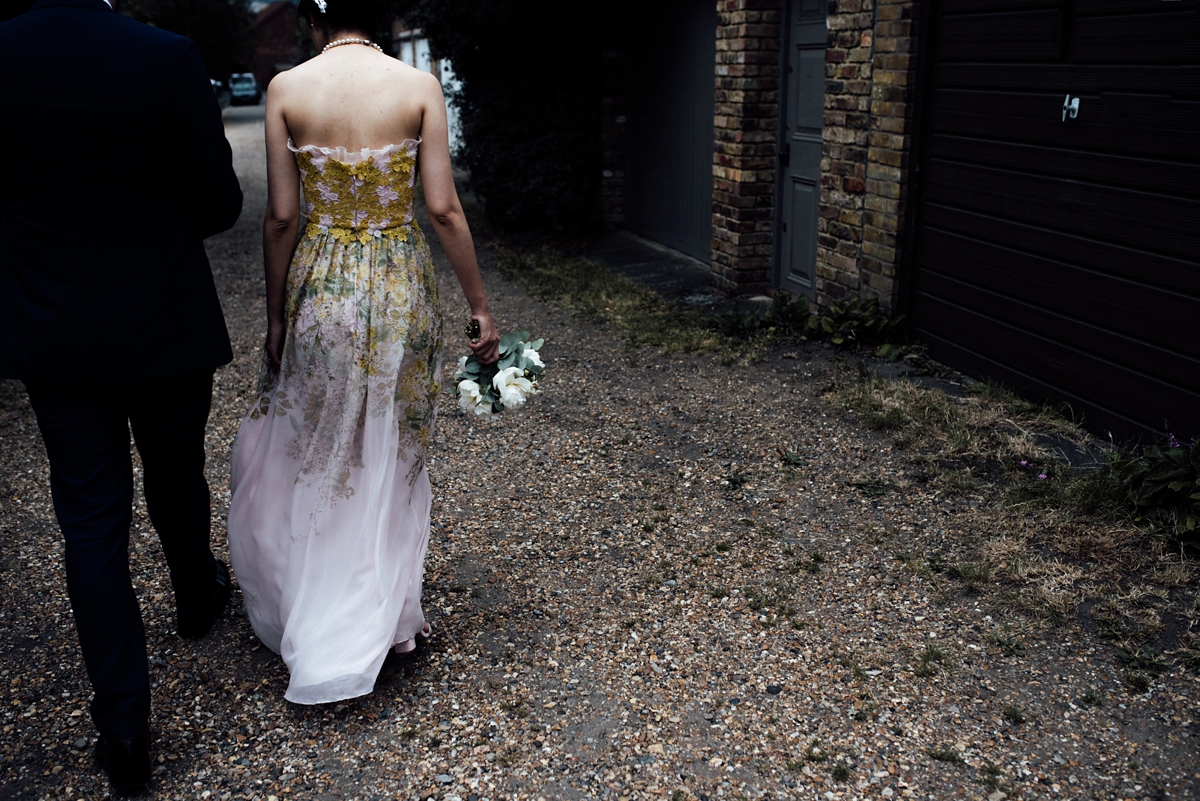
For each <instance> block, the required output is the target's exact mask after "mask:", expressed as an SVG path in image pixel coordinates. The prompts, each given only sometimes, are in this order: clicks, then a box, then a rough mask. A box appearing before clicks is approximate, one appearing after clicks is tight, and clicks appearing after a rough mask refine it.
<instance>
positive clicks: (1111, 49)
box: [1068, 2, 1196, 64]
mask: <svg viewBox="0 0 1200 801" xmlns="http://www.w3.org/2000/svg"><path fill="white" fill-rule="evenodd" d="M1155 6H1157V8H1155ZM1173 6H1174V7H1175V8H1178V7H1177V6H1176V4H1175V3H1164V2H1159V3H1156V4H1150V3H1143V4H1142V11H1146V10H1147V9H1154V10H1156V11H1157V13H1141V14H1121V15H1114V16H1103V17H1092V16H1080V17H1078V18H1076V19H1075V21H1074V25H1073V26H1072V29H1073V33H1072V36H1071V43H1070V49H1069V50H1068V52H1069V53H1070V59H1071V62H1072V63H1075V64H1079V63H1088V62H1092V63H1103V64H1179V63H1182V62H1183V61H1184V60H1185V59H1186V49H1187V45H1188V42H1189V40H1190V39H1191V38H1192V37H1194V36H1195V35H1196V29H1195V25H1196V12H1195V11H1194V10H1190V11H1189V10H1173V9H1172V7H1173ZM1166 9H1172V10H1166ZM1088 10H1090V9H1088Z"/></svg>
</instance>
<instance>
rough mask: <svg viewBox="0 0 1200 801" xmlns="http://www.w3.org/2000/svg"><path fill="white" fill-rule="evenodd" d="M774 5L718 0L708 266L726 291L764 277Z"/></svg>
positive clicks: (774, 106)
mask: <svg viewBox="0 0 1200 801" xmlns="http://www.w3.org/2000/svg"><path fill="white" fill-rule="evenodd" d="M780 12H781V1H780V0H719V2H718V3H717V64H716V71H717V72H716V117H715V128H716V136H715V141H714V143H713V240H712V269H713V282H714V283H715V285H716V286H717V287H718V288H720V289H723V290H726V291H731V292H739V293H746V292H754V291H759V290H761V289H763V288H765V287H766V286H767V285H768V282H769V280H770V271H771V236H772V227H773V218H774V197H775V166H776V157H775V150H776V147H775V137H776V129H777V127H778V124H779V121H778V117H779V48H780V15H781V14H780Z"/></svg>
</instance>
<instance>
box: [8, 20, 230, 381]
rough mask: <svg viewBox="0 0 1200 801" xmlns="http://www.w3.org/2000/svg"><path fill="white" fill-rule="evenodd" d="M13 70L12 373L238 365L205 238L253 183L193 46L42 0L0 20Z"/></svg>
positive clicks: (161, 371)
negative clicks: (236, 159) (241, 170)
mask: <svg viewBox="0 0 1200 801" xmlns="http://www.w3.org/2000/svg"><path fill="white" fill-rule="evenodd" d="M0 75H3V76H4V78H3V80H0V378H20V379H43V380H45V379H49V380H74V379H79V380H130V379H146V378H155V377H160V376H170V375H178V374H181V373H187V372H194V371H200V370H206V369H212V368H215V367H218V366H220V365H222V364H226V363H228V362H229V361H231V360H232V358H233V354H232V350H231V348H230V344H229V335H228V333H227V331H226V329H225V319H224V317H223V316H222V314H221V305H220V302H219V300H218V299H217V292H216V287H215V286H214V284H213V277H212V271H211V270H210V269H209V265H208V257H207V256H206V254H205V252H204V243H203V240H204V238H205V237H207V236H211V235H213V234H215V233H217V232H219V231H223V230H225V229H226V228H229V227H230V226H232V225H233V224H234V222H235V221H236V220H237V217H238V214H239V213H240V212H241V207H242V192H241V188H240V187H239V186H238V181H237V176H236V175H234V172H233V163H232V161H233V156H232V152H231V150H230V147H229V143H228V142H227V141H226V139H225V132H224V128H223V126H222V123H221V110H220V107H219V105H218V104H217V100H216V96H215V95H214V93H213V90H212V87H211V84H210V82H209V77H208V73H207V71H206V70H205V68H204V62H203V61H202V60H201V58H200V54H199V52H198V51H197V50H196V46H195V45H194V44H193V43H192V42H191V40H189V39H185V38H183V37H181V36H176V35H175V34H172V33H167V32H165V31H161V30H158V29H156V28H151V27H150V26H148V25H143V24H141V23H138V22H134V21H133V20H131V19H128V18H126V17H124V16H122V15H120V14H117V13H115V12H113V11H112V10H111V9H109V7H108V5H107V4H105V3H104V2H103V0H40V2H38V3H36V4H35V5H34V6H33V8H32V9H30V10H29V11H28V12H26V13H25V14H23V15H21V16H19V17H16V18H15V19H12V20H10V21H8V22H4V23H0Z"/></svg>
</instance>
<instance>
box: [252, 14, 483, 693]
mask: <svg viewBox="0 0 1200 801" xmlns="http://www.w3.org/2000/svg"><path fill="white" fill-rule="evenodd" d="M384 10H385V9H384V0H301V2H300V5H299V14H300V15H301V18H302V19H306V20H307V21H308V22H309V24H310V25H311V26H312V34H313V41H314V42H316V44H317V47H318V48H320V54H319V55H318V56H317V57H316V58H313V59H311V60H309V61H307V62H305V63H304V64H301V65H300V66H298V67H296V68H294V69H292V70H290V71H288V72H284V73H281V74H280V75H278V76H276V78H275V79H274V80H273V81H271V85H270V87H269V88H268V91H267V108H266V139H267V142H266V144H267V214H266V220H265V223H264V227H263V255H264V261H265V268H266V285H267V340H266V357H267V358H266V359H265V361H264V372H263V379H262V384H261V388H260V392H259V395H258V398H257V400H256V402H255V405H254V408H253V410H252V411H251V412H250V413H249V415H248V416H247V417H246V419H245V420H244V421H243V422H242V425H241V428H240V429H239V431H238V435H237V440H236V442H235V444H234V448H233V459H232V479H231V485H232V490H233V499H232V502H231V505H230V509H229V554H230V558H231V560H232V562H233V568H234V572H235V573H236V575H237V578H238V583H239V584H240V586H241V588H242V593H243V595H244V596H245V599H246V610H247V612H248V614H249V617H250V623H251V625H253V627H254V631H255V633H256V634H257V635H258V637H259V638H260V639H261V640H262V641H263V642H264V643H265V644H266V645H267V646H268V647H270V648H271V649H272V650H274V651H276V652H277V653H279V654H281V655H282V656H283V659H284V661H285V662H286V663H287V666H288V668H289V670H290V672H291V681H290V683H289V685H288V690H287V693H286V695H285V697H286V698H287V699H288V700H289V701H293V702H295V703H300V704H320V703H328V702H331V701H338V700H341V699H344V698H352V697H354V696H358V695H363V694H365V693H369V692H370V691H371V689H372V688H373V687H374V684H375V679H376V676H377V675H378V673H379V669H380V667H381V665H382V664H383V660H384V658H385V657H386V656H387V652H388V650H389V649H391V648H394V649H395V650H396V651H397V652H400V653H403V652H405V651H409V650H412V649H413V648H414V647H415V643H416V638H417V637H418V636H428V635H429V627H428V625H427V624H426V623H425V619H424V616H423V614H422V612H421V576H422V563H423V561H424V557H425V548H426V545H427V543H428V540H429V509H430V489H429V477H428V474H427V472H426V469H425V452H426V449H427V448H428V446H429V444H430V442H431V440H432V437H433V425H434V414H435V409H436V400H437V393H438V390H439V388H440V383H439V382H440V372H441V350H442V320H441V316H440V312H439V309H438V298H437V287H436V285H435V283H434V269H433V260H432V258H431V257H430V254H429V248H428V246H427V245H426V242H425V236H424V234H423V233H422V231H421V229H420V227H418V225H417V223H416V221H415V220H414V219H413V188H414V185H415V182H416V178H417V175H418V173H419V174H420V177H421V184H422V186H423V187H424V193H425V206H426V209H427V210H428V212H429V219H430V221H431V223H432V227H433V230H434V232H435V233H436V234H437V236H438V240H439V241H440V242H441V244H442V247H443V248H444V249H445V252H446V255H447V256H448V257H449V260H450V263H451V265H452V266H453V268H454V271H455V273H456V275H457V276H458V280H459V283H460V284H461V286H462V290H463V293H464V294H465V295H466V299H467V301H468V303H469V304H470V307H471V320H472V321H477V322H478V324H479V328H478V334H477V336H478V338H477V339H473V340H471V342H470V347H471V350H472V351H474V353H475V354H476V355H477V356H478V357H479V358H480V360H481V361H484V362H485V363H490V362H493V361H495V360H496V358H497V355H498V354H497V345H498V342H499V339H500V338H499V335H498V334H497V332H496V328H495V326H494V325H493V323H492V318H491V315H490V314H489V313H488V305H487V299H486V297H485V295H484V291H483V284H482V281H481V280H480V277H479V270H478V267H477V265H476V261H475V249H474V245H473V243H472V240H471V233H470V231H469V230H468V228H467V223H466V220H465V218H464V216H463V211H462V207H461V205H460V204H459V201H458V196H457V194H456V192H455V189H454V182H453V180H452V177H451V171H450V150H449V143H448V137H447V128H446V106H445V101H444V99H443V97H442V92H441V87H440V86H439V84H438V81H437V79H436V78H434V77H433V76H432V75H430V74H428V73H425V72H421V71H419V70H416V69H413V68H412V67H409V66H407V65H405V64H403V63H402V62H400V61H397V60H395V59H392V58H389V57H388V56H386V55H384V54H383V52H382V51H381V50H380V49H379V48H378V46H376V45H375V44H373V43H372V42H371V40H370V38H369V34H370V33H371V32H373V31H375V30H377V29H378V28H379V26H380V24H381V23H382V22H383V19H384ZM301 189H303V193H304V204H305V207H306V208H305V210H304V216H305V224H304V227H303V230H299V229H300V226H301V209H300V200H299V198H300V192H301ZM297 234H299V238H298V240H297Z"/></svg>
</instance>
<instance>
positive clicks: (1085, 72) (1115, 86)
mask: <svg viewBox="0 0 1200 801" xmlns="http://www.w3.org/2000/svg"><path fill="white" fill-rule="evenodd" d="M934 71H935V72H936V76H935V81H936V83H937V86H938V87H939V88H942V89H952V88H971V89H984V90H986V89H997V90H1003V91H1014V92H1018V91H1019V92H1048V93H1050V94H1054V95H1057V94H1059V93H1062V94H1065V93H1066V92H1067V91H1068V88H1067V87H1070V89H1069V91H1070V92H1071V93H1072V94H1076V95H1086V94H1091V95H1095V94H1098V93H1100V92H1101V91H1105V92H1130V93H1134V94H1142V93H1147V92H1154V93H1157V94H1163V95H1170V96H1172V97H1174V98H1175V99H1176V100H1180V99H1189V100H1190V99H1200V65H1195V64H1185V65H1176V66H1152V65H1142V66H1139V67H1138V68H1137V69H1136V70H1131V69H1120V70H1116V69H1113V68H1111V67H1107V66H1101V65H1095V64H1008V65H1003V66H1001V65H996V64H972V63H958V64H938V65H937V66H936V67H934Z"/></svg>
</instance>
